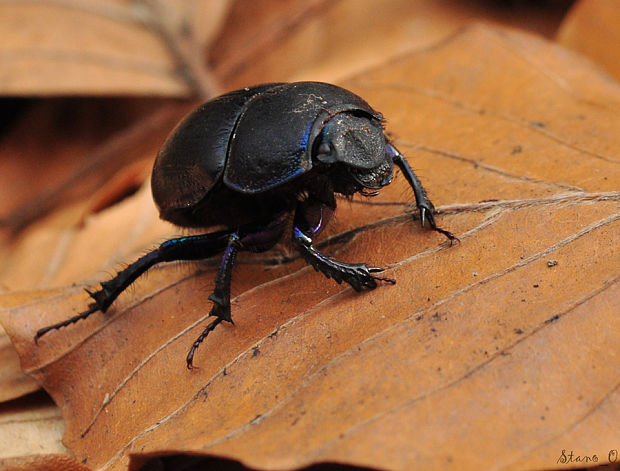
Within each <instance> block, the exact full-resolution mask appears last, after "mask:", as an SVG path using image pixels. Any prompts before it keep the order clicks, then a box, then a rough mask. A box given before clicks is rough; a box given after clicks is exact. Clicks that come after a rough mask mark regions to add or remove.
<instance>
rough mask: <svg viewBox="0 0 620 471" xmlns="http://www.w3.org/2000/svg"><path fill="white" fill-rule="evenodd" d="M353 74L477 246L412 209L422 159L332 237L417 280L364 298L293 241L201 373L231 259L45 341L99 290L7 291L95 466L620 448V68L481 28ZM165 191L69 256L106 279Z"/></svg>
mask: <svg viewBox="0 0 620 471" xmlns="http://www.w3.org/2000/svg"><path fill="white" fill-rule="evenodd" d="M342 84H343V85H344V86H345V87H347V88H351V89H352V90H354V91H355V92H357V93H359V94H360V95H361V96H363V97H365V98H366V99H367V100H368V101H369V102H370V103H371V104H372V105H373V106H374V107H376V108H377V109H379V110H380V111H381V112H383V113H384V115H385V116H386V117H387V119H388V121H387V128H388V129H389V131H390V132H391V133H392V136H393V140H394V143H395V144H396V146H397V147H399V148H400V149H401V150H402V151H403V152H404V153H405V154H406V155H407V156H408V158H409V159H410V161H411V162H412V165H413V167H414V168H415V170H416V172H417V173H418V175H419V176H420V177H421V179H422V180H423V182H424V183H425V185H426V187H427V188H428V189H429V192H430V195H431V197H432V199H433V201H434V202H435V204H436V206H437V207H438V208H439V210H440V214H439V215H438V216H437V219H438V222H439V224H440V225H441V226H442V227H445V228H446V229H449V230H450V231H452V232H454V233H455V234H456V235H457V236H458V237H459V239H460V243H459V244H455V245H454V246H452V247H450V246H449V244H448V243H447V242H446V241H445V240H444V239H443V238H442V237H441V236H440V235H438V234H436V233H433V232H431V231H426V230H423V229H421V228H420V227H419V222H418V221H415V220H413V221H412V217H411V215H410V214H405V213H404V212H405V210H411V206H410V203H411V201H412V198H411V194H410V192H409V189H408V188H407V185H406V183H405V182H404V180H403V178H402V177H401V178H398V177H397V178H396V180H395V182H394V183H393V184H392V185H391V186H390V187H388V188H386V191H384V192H382V195H381V196H379V197H377V198H376V199H373V200H364V199H358V200H353V201H351V202H350V203H349V202H346V201H342V202H340V208H339V211H338V213H337V215H338V217H337V220H336V221H335V223H334V224H333V225H332V226H331V227H330V230H329V233H328V234H326V236H325V238H324V250H325V251H326V252H328V253H330V254H332V255H333V256H336V257H337V258H338V259H341V260H345V261H367V262H370V263H372V264H373V265H376V266H384V267H387V268H388V270H387V271H386V275H387V276H390V277H393V278H395V279H397V284H396V285H394V286H391V285H388V286H381V287H380V288H378V289H376V290H374V291H372V292H367V293H363V294H357V293H355V292H353V291H352V289H351V288H349V287H347V286H341V285H337V284H335V283H333V282H332V281H327V280H325V279H324V277H323V276H322V275H321V274H319V273H316V272H314V271H313V270H312V269H311V268H310V267H307V266H305V264H303V263H302V262H301V261H300V260H299V259H296V258H294V257H291V256H290V255H291V254H289V253H288V252H287V251H286V250H285V248H283V247H280V248H279V252H276V253H275V254H273V255H274V256H273V257H272V258H271V260H272V262H271V264H270V263H269V257H268V255H269V254H267V256H263V258H251V257H250V258H246V259H245V260H244V262H245V263H242V264H239V266H238V267H237V268H236V270H235V275H234V280H233V296H234V300H233V318H234V320H235V325H234V326H230V325H225V326H223V327H219V328H218V329H216V330H215V331H214V332H213V333H212V334H211V335H210V336H209V338H208V339H207V341H206V342H205V343H204V344H203V345H202V346H201V347H200V349H199V350H198V352H197V356H196V359H195V361H196V364H197V365H198V366H199V367H200V369H198V370H196V371H191V372H188V371H187V370H186V369H185V366H184V359H185V355H186V353H187V350H188V348H189V346H190V345H191V343H192V342H193V341H194V339H195V338H196V337H197V336H198V334H199V333H200V332H201V331H202V329H203V328H204V325H205V321H206V315H207V313H208V309H209V307H210V306H209V302H208V301H207V297H208V295H209V293H210V289H211V286H212V283H213V279H214V276H215V268H216V267H215V264H216V263H217V260H212V261H210V262H209V263H207V264H205V265H204V266H202V267H196V266H192V267H188V266H186V265H183V266H182V267H183V268H179V266H178V265H164V266H161V267H158V268H155V269H152V270H151V271H150V273H149V275H148V277H143V278H141V279H140V280H138V282H136V283H135V286H134V288H133V289H132V290H130V292H128V293H125V294H123V295H122V296H121V297H120V298H119V300H118V301H117V302H116V303H115V304H114V306H113V308H111V309H110V311H109V313H108V314H101V313H98V314H94V315H92V316H91V317H90V318H89V319H88V320H85V321H81V322H79V323H76V324H75V325H71V326H69V327H67V328H64V329H62V330H59V331H57V332H52V333H49V334H47V335H46V336H45V337H43V338H42V339H41V340H40V342H39V345H38V346H37V345H35V344H34V342H33V336H34V334H35V332H36V330H37V329H39V328H41V327H43V326H45V325H49V324H50V323H53V322H57V321H59V320H62V319H65V318H67V317H68V316H70V315H72V314H75V313H77V312H79V311H81V310H83V309H84V308H85V307H86V305H87V303H88V299H87V296H86V294H85V293H84V292H83V291H82V290H81V287H80V286H75V287H71V288H66V287H58V288H56V289H51V288H47V289H40V290H38V291H31V292H30V298H29V300H28V302H21V303H20V302H16V300H15V299H14V297H13V296H15V295H13V294H11V293H9V294H6V295H3V297H2V298H0V303H2V305H3V306H4V307H5V309H4V311H3V312H2V313H0V316H1V317H0V319H1V320H2V322H3V324H4V325H5V328H6V329H7V331H8V332H9V334H10V336H11V339H12V341H13V343H14V345H15V348H16V349H17V351H18V353H19V354H20V358H21V362H22V367H23V368H24V370H25V371H27V372H29V373H30V374H32V375H33V376H34V377H35V378H36V379H37V380H38V381H40V383H41V384H42V385H43V387H44V388H45V389H46V390H47V391H48V392H49V394H50V395H51V396H52V397H53V398H54V400H55V402H56V403H57V404H58V405H59V407H60V408H61V409H62V411H63V417H64V418H65V422H66V434H65V438H64V442H65V444H66V445H67V447H68V448H70V449H71V451H72V452H73V453H74V454H75V456H76V457H77V458H78V460H80V461H82V462H84V463H85V464H87V465H88V466H89V467H91V468H92V469H100V470H113V469H114V470H116V469H118V470H121V469H127V467H128V466H132V467H134V468H135V467H137V466H138V465H140V464H142V463H144V462H145V461H146V460H147V459H148V458H149V457H151V456H153V455H161V454H172V453H191V454H196V453H200V454H208V455H217V456H221V457H228V458H232V459H236V460H240V461H242V462H243V463H245V464H246V465H248V466H252V467H258V468H270V469H275V468H277V469H290V468H297V467H301V466H307V465H310V464H313V463H320V462H339V463H349V464H354V465H360V466H370V467H378V468H389V469H412V468H421V469H443V468H446V467H448V466H450V467H454V468H458V469H480V468H489V467H491V466H496V467H497V466H502V467H504V468H509V469H510V468H514V469H524V468H528V469H530V468H551V467H555V466H557V463H558V462H557V460H558V459H559V458H560V456H561V452H562V450H564V449H566V450H568V449H574V450H579V452H580V453H583V454H586V453H587V454H595V453H596V454H597V455H598V456H601V457H602V456H607V455H608V453H609V450H612V449H614V447H617V443H618V442H620V433H619V432H618V430H617V428H616V427H612V426H610V425H609V424H614V423H616V422H618V420H619V419H620V417H618V410H619V408H618V404H619V401H620V397H619V394H618V391H619V390H620V383H619V382H618V374H617V373H618V371H620V363H619V361H620V359H619V357H618V355H617V354H616V348H617V335H616V332H617V330H618V328H620V325H619V322H620V321H619V320H618V316H617V305H618V300H619V299H620V291H619V283H618V281H619V280H620V274H619V273H618V266H620V250H619V249H618V244H617V243H616V241H617V237H618V233H619V229H620V221H619V219H620V192H619V191H618V188H619V183H620V171H619V170H618V165H619V163H620V162H619V161H618V159H617V155H618V150H619V149H618V140H617V129H618V125H619V124H620V123H619V122H618V103H620V88H619V87H618V85H617V84H615V83H612V82H609V81H608V80H607V79H606V78H604V77H603V76H602V75H601V74H600V72H599V71H597V70H595V69H594V68H592V67H591V66H589V65H587V64H584V63H583V62H582V61H581V60H580V59H579V58H576V57H574V56H572V55H571V54H570V53H568V52H567V51H566V50H564V49H563V48H561V47H558V46H555V45H553V44H550V43H548V42H546V41H544V40H542V39H540V38H537V37H534V36H531V35H527V34H523V33H517V32H511V31H506V30H503V29H495V28H490V27H488V26H480V25H478V26H473V27H470V28H467V29H465V30H463V31H461V32H460V33H459V34H457V35H454V36H452V37H451V38H450V39H449V40H445V41H443V42H441V43H439V44H436V45H435V46H434V47H432V48H428V49H425V50H422V51H418V52H416V53H412V54H409V55H407V56H403V57H400V58H398V59H395V60H392V61H390V62H389V63H388V64H383V65H382V66H381V67H378V68H375V69H372V70H368V71H366V72H365V73H363V74H360V75H358V76H356V77H353V78H350V79H348V80H346V81H345V82H343V83H342ZM146 192H147V189H144V190H142V191H141V192H138V193H137V194H136V195H135V196H133V197H131V198H129V199H127V200H125V201H123V202H122V203H121V204H120V205H117V206H114V207H112V208H109V209H107V210H105V211H102V212H100V213H98V214H96V215H94V216H92V218H90V219H89V220H88V221H86V223H85V227H84V229H83V230H84V231H85V232H84V234H85V235H84V238H83V239H81V240H82V243H83V244H84V246H82V247H75V248H74V247H73V246H72V247H71V250H70V251H66V252H64V253H61V254H60V255H59V258H58V259H57V260H58V261H57V262H56V263H57V264H58V266H61V267H62V266H63V265H64V264H65V263H67V264H69V265H71V263H72V261H71V257H69V256H68V255H65V254H69V253H70V254H71V255H72V256H77V254H78V253H82V255H81V256H80V259H81V262H83V261H84V260H85V259H86V258H87V257H89V256H90V254H91V253H92V254H94V256H93V258H94V259H95V260H94V261H93V262H92V264H91V265H89V267H88V269H83V270H84V271H83V272H82V273H86V272H87V271H90V272H91V273H92V272H93V270H94V269H95V267H96V266H98V265H99V266H101V264H102V263H104V264H105V262H104V257H103V256H102V254H104V253H108V252H112V253H113V254H115V255H114V257H112V258H115V257H116V256H117V255H121V254H120V252H119V249H118V248H117V249H113V248H112V247H120V248H121V251H123V252H126V254H129V253H130V252H132V251H135V250H137V247H138V246H139V245H140V244H138V243H137V242H136V240H137V239H133V242H131V243H128V244H120V245H119V244H118V240H116V239H115V240H107V238H112V239H114V237H115V236H114V230H113V229H116V230H119V231H120V232H121V233H122V234H123V235H121V236H119V237H121V239H122V238H123V237H124V238H126V239H127V240H130V241H131V240H132V239H131V238H129V236H128V234H131V233H134V234H145V235H146V234H149V233H150V231H149V230H144V232H141V231H135V232H134V229H135V226H134V224H135V221H136V220H138V219H139V218H141V217H147V216H144V215H143V214H142V213H141V212H140V211H141V210H143V209H144V208H145V206H144V205H145V204H146V203H144V201H145V196H144V195H145V193H146ZM141 198H142V199H141ZM414 214H415V212H414ZM150 217H151V216H148V217H147V219H148V218H150ZM148 220H150V219H148ZM122 221H124V224H125V225H123V222H122ZM149 224H150V223H149ZM149 224H143V225H142V226H141V227H143V228H144V227H150V226H149ZM138 226H140V225H138ZM96 228H97V230H95V229H96ZM88 231H93V232H92V233H91V234H92V235H91V236H90V237H86V232H88ZM94 234H98V237H95V236H94ZM32 237H33V238H34V237H35V236H34V235H33V236H32ZM77 237H80V235H78V236H77ZM91 237H92V239H91V244H93V245H91V246H90V248H89V247H88V245H87V244H88V239H89V238H91ZM145 238H146V237H145ZM52 239H53V237H52ZM142 240H145V239H142ZM330 241H331V242H333V244H330V243H329V242H330ZM30 247H31V249H30V250H33V251H34V250H35V247H36V244H33V245H31V246H30ZM78 248H79V249H80V250H79V251H78ZM73 250H75V251H73ZM123 255H125V253H123ZM278 258H279V259H281V260H285V261H286V263H281V264H275V265H273V261H274V260H277V259H278ZM549 260H553V261H554V262H555V264H552V265H551V266H550V264H549V263H548V262H549ZM119 261H120V260H119ZM81 262H78V263H76V264H75V268H72V269H71V270H67V271H66V272H65V273H66V274H63V275H61V274H60V271H62V270H59V271H58V272H54V276H53V277H52V278H51V279H53V280H55V281H54V282H55V283H60V282H61V281H62V280H67V279H68V278H69V273H71V274H72V275H75V274H77V273H78V272H79V271H80V270H81V269H80V268H79V265H80V263H81ZM110 262H112V259H111V260H110ZM47 266H49V262H48V264H47ZM106 266H109V265H106ZM84 276H92V275H84ZM39 279H41V278H40V277H39ZM75 279H80V278H75ZM101 279H105V277H104V276H102V277H101ZM66 282H68V281H66ZM5 283H6V282H5ZM50 285H52V284H51V282H50ZM581 450H583V451H581Z"/></svg>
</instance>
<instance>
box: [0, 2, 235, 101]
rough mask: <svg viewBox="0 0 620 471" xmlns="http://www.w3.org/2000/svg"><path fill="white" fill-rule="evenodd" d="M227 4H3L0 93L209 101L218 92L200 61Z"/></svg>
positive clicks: (0, 45)
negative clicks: (196, 97)
mask: <svg viewBox="0 0 620 471" xmlns="http://www.w3.org/2000/svg"><path fill="white" fill-rule="evenodd" d="M227 4H228V1H227V0H218V1H213V0H210V1H209V0H192V1H184V2H164V1H160V0H145V1H140V2H133V1H127V0H72V1H59V0H56V1H48V2H34V1H21V2H3V3H2V4H0V32H1V33H0V54H1V55H2V58H3V61H2V67H0V84H1V86H0V91H1V92H2V93H3V94H5V95H7V94H30V95H32V94H36V95H50V94H91V95H101V94H108V95H109V94H116V95H118V94H129V93H130V94H134V95H160V96H161V95H163V96H187V95H190V94H202V95H210V94H212V92H213V90H214V89H215V88H216V86H215V84H214V82H213V80H212V79H211V77H210V76H209V74H208V72H207V71H205V70H204V68H203V67H202V64H201V60H200V58H201V55H202V54H201V53H202V51H204V49H205V47H206V45H207V42H209V41H210V40H211V39H212V37H213V36H214V34H215V32H216V31H217V29H218V27H219V24H220V22H221V20H222V18H223V16H224V14H225V12H226V10H227ZM188 70H189V71H191V72H190V73H188Z"/></svg>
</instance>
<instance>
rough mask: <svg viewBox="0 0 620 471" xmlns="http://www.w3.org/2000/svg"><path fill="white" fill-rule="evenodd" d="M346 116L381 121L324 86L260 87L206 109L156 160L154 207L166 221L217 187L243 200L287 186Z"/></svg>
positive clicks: (356, 100) (182, 126)
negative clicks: (326, 130)
mask: <svg viewBox="0 0 620 471" xmlns="http://www.w3.org/2000/svg"><path fill="white" fill-rule="evenodd" d="M342 112H352V113H361V114H363V115H368V116H369V117H371V118H372V119H374V120H377V122H379V121H380V120H381V118H382V117H381V114H380V113H378V112H376V111H374V110H373V109H372V108H371V107H370V105H368V103H366V102H365V101H364V100H363V99H362V98H360V97H359V96H357V95H355V94H354V93H352V92H350V91H348V90H345V89H343V88H340V87H337V86H335V85H331V84H327V83H321V82H296V83H270V84H264V85H257V86H255V87H251V88H244V89H241V90H236V91H233V92H230V93H227V94H225V95H222V96H220V97H218V98H215V99H214V100H211V101H209V102H207V103H204V104H203V105H201V106H200V107H199V108H197V109H196V110H195V111H193V112H192V113H190V114H189V115H188V116H187V117H186V118H185V119H183V121H181V122H180V123H179V125H178V126H177V127H176V128H175V130H174V131H173V132H172V134H171V135H170V136H169V137H168V139H167V140H166V142H165V143H164V145H163V146H162V148H161V150H160V152H159V154H158V156H157V159H156V160H155V165H154V167H153V174H152V179H151V186H152V191H153V198H154V200H155V203H156V204H157V206H158V207H159V208H160V211H161V212H162V216H163V215H164V214H166V213H172V212H179V211H184V210H187V209H191V208H192V207H193V206H195V205H197V204H199V203H200V202H201V201H202V200H203V199H205V197H207V196H208V194H209V193H210V192H211V190H214V189H215V188H217V187H218V184H219V183H223V185H225V186H226V187H227V189H229V190H232V191H233V192H236V193H241V194H246V195H250V194H257V193H262V192H265V191H267V190H270V189H272V188H275V187H278V186H280V185H283V184H285V183H287V182H289V181H290V180H291V179H293V178H295V177H296V176H298V175H301V174H303V173H305V172H307V171H308V170H310V168H312V147H313V146H312V145H313V143H314V140H315V139H316V137H317V136H318V135H319V134H320V133H321V131H322V129H323V127H324V125H325V123H326V122H327V121H328V120H329V119H330V118H332V117H333V116H334V115H336V114H338V113H342ZM214 191H215V190H214Z"/></svg>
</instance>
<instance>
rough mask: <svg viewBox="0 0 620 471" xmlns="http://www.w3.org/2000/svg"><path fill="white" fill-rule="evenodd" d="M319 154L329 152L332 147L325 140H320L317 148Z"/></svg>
mask: <svg viewBox="0 0 620 471" xmlns="http://www.w3.org/2000/svg"><path fill="white" fill-rule="evenodd" d="M317 150H318V152H319V154H329V153H330V152H331V151H332V149H331V147H330V146H329V144H328V143H327V142H321V145H320V146H319V148H318V149H317Z"/></svg>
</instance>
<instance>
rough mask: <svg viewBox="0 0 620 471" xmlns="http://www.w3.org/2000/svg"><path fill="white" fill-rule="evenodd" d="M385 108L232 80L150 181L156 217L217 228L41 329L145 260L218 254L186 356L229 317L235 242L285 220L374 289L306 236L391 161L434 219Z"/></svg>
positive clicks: (189, 120)
mask: <svg viewBox="0 0 620 471" xmlns="http://www.w3.org/2000/svg"><path fill="white" fill-rule="evenodd" d="M382 120H383V117H382V115H381V114H380V113H378V112H377V111H375V110H374V109H372V108H371V107H370V105H368V103H366V102H365V101H364V100H363V99H362V98H360V97H359V96H357V95H355V94H353V93H351V92H350V91H348V90H345V89H343V88H340V87H337V86H335V85H330V84H327V83H321V82H297V83H269V84H264V85H257V86H254V87H250V88H244V89H241V90H236V91H233V92H230V93H227V94H225V95H222V96H220V97H218V98H215V99H214V100H211V101H208V102H206V103H204V104H203V105H201V106H200V107H199V108H198V109H196V110H195V111H193V112H192V113H190V114H189V115H188V116H187V117H185V118H184V119H183V120H182V121H181V122H180V123H179V124H178V125H177V127H176V129H175V130H174V131H173V132H172V133H171V135H170V136H169V137H168V139H167V140H166V142H165V143H164V145H163V146H162V148H161V150H160V151H159V154H158V156H157V159H156V160H155V165H154V167H153V174H152V180H151V186H152V190H153V199H154V201H155V203H156V205H157V207H158V208H159V212H160V216H161V218H162V219H164V220H166V221H170V222H172V223H174V224H177V225H179V226H182V227H189V228H194V227H201V228H205V227H214V226H220V227H223V229H222V230H219V231H214V232H209V233H206V234H202V235H191V236H186V237H180V238H175V239H171V240H168V241H166V242H164V243H162V244H161V245H160V246H159V247H157V248H156V249H155V250H152V251H151V252H149V253H147V254H146V255H144V256H143V257H141V258H140V259H138V260H137V261H135V262H134V263H132V264H131V265H129V266H128V267H127V268H125V269H124V270H122V271H120V272H118V273H117V275H116V276H115V277H114V278H112V279H111V280H109V281H105V282H102V283H101V288H100V289H99V290H97V291H88V290H87V292H88V294H89V295H90V296H91V297H92V298H93V300H94V302H92V303H90V304H89V306H88V309H87V310H86V311H84V312H82V313H80V314H78V315H77V316H74V317H72V318H70V319H67V320H66V321H64V322H60V323H58V324H54V325H51V326H48V327H45V328H43V329H41V330H39V331H38V332H37V334H36V337H35V340H38V339H39V338H40V337H41V336H42V335H44V334H45V333H47V332H49V331H51V330H54V329H58V328H60V327H64V326H67V325H69V324H71V323H73V322H77V321H78V320H80V319H85V318H87V317H88V316H89V315H91V314H92V313H94V312H96V311H102V312H105V311H107V309H108V308H109V307H110V305H111V304H112V302H113V301H114V300H115V299H116V298H117V297H118V295H119V294H120V293H122V292H123V291H124V290H125V289H126V288H127V287H128V286H129V285H130V284H131V283H133V281H135V280H136V279H137V278H138V277H139V276H140V275H141V274H143V273H144V272H145V271H146V270H148V269H149V268H150V267H152V266H153V265H155V264H157V263H160V262H170V261H174V260H199V259H204V258H208V257H212V256H214V255H217V254H220V253H222V252H223V257H222V261H221V264H220V266H219V270H218V273H217V277H216V279H215V289H214V291H213V293H212V294H211V295H210V296H209V299H210V300H211V301H212V302H213V307H212V309H211V312H210V313H209V315H210V316H214V317H215V320H213V321H212V322H211V323H209V324H208V325H207V327H206V328H205V329H204V331H203V332H202V334H201V335H200V336H199V337H198V338H197V339H196V341H195V342H194V344H193V345H192V347H191V349H190V351H189V353H188V355H187V367H188V368H190V369H191V368H193V357H194V352H195V351H196V348H198V346H199V345H200V343H201V342H202V341H203V340H204V339H205V337H206V336H207V335H208V334H209V332H211V331H212V330H213V329H215V327H216V326H217V325H218V324H220V323H221V322H222V321H228V322H232V318H231V315H230V280H231V273H232V268H233V265H234V263H235V257H236V255H237V252H238V251H239V250H248V251H251V252H263V251H266V250H269V249H270V248H272V247H273V246H274V245H275V244H276V243H277V242H278V241H280V240H281V238H282V236H283V234H284V232H285V230H286V229H287V227H289V228H290V227H291V222H292V239H293V242H294V244H295V246H296V248H297V249H298V250H299V251H300V253H301V255H302V256H303V257H304V258H305V260H306V261H307V262H308V263H309V264H310V265H312V266H313V267H314V268H315V270H317V271H321V272H323V274H324V275H325V276H326V277H327V278H333V279H334V280H335V281H336V282H338V283H341V282H342V281H345V282H347V283H349V284H350V285H351V286H352V287H353V289H355V290H356V291H361V290H362V289H363V288H368V289H374V288H376V287H377V281H385V282H389V283H395V281H394V280H392V279H389V278H383V277H380V276H378V275H377V273H380V272H382V271H383V269H382V268H376V267H369V266H367V265H366V264H364V263H360V264H351V263H343V262H339V261H336V260H334V259H332V258H330V257H328V256H325V255H323V254H322V253H320V252H319V251H318V250H317V249H316V248H315V247H314V246H313V244H312V242H313V239H314V238H315V237H316V236H317V235H318V234H319V233H320V232H321V231H322V230H323V229H324V228H325V226H326V225H327V223H328V222H329V220H330V218H331V216H332V214H333V212H334V210H335V209H336V199H335V193H339V194H341V195H345V196H350V195H353V194H354V193H358V192H359V193H361V194H363V195H366V196H372V195H374V194H376V193H377V190H379V189H380V188H382V187H384V186H385V185H388V184H389V183H390V182H391V181H392V176H393V170H394V164H396V165H397V166H398V167H399V168H400V170H401V171H402V172H403V174H404V175H405V178H406V179H407V181H408V182H409V185H410V186H411V188H412V189H413V193H414V195H415V199H416V203H417V207H418V209H419V211H420V221H421V223H422V226H424V223H425V221H428V223H429V225H430V227H431V229H433V230H435V231H438V232H440V233H442V234H444V235H445V236H446V237H447V238H448V239H450V241H453V240H454V239H455V237H454V236H453V235H452V234H451V233H450V232H448V231H446V230H443V229H441V228H439V227H437V225H436V224H435V218H434V216H433V211H434V208H433V204H432V203H431V201H430V200H429V198H428V196H427V195H426V191H425V190H424V188H423V187H422V184H421V183H420V180H419V179H418V177H417V176H416V175H415V173H413V170H412V169H411V167H410V166H409V163H408V162H407V160H406V159H405V157H404V156H403V155H402V154H401V153H400V152H399V151H398V150H397V149H396V147H394V145H393V144H391V143H390V142H389V141H388V139H387V138H386V136H385V135H384V133H383V124H382V123H383V121H382Z"/></svg>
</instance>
